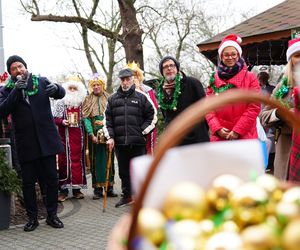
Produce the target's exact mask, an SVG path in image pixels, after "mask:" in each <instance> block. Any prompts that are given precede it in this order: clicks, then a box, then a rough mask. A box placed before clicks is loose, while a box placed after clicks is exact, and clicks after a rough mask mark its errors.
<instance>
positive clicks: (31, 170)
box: [21, 155, 58, 219]
mask: <svg viewBox="0 0 300 250" xmlns="http://www.w3.org/2000/svg"><path fill="white" fill-rule="evenodd" d="M21 169H22V180H23V182H22V189H23V196H24V202H25V208H26V212H27V215H28V217H29V218H31V219H34V218H37V214H38V208H37V203H36V192H35V184H36V182H37V181H38V182H39V184H40V186H41V191H42V193H43V194H44V195H45V196H46V197H45V203H46V204H45V205H46V209H47V213H48V216H50V217H51V216H53V215H56V213H57V196H58V176H57V170H56V156H55V155H51V156H47V157H42V158H39V159H37V160H33V161H29V162H24V163H21Z"/></svg>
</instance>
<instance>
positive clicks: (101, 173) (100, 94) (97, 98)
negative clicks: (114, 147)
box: [83, 74, 117, 200]
mask: <svg viewBox="0 0 300 250" xmlns="http://www.w3.org/2000/svg"><path fill="white" fill-rule="evenodd" d="M89 91H90V94H89V95H88V96H87V97H86V98H85V101H84V103H83V117H84V126H85V130H86V133H87V134H88V152H89V162H90V168H91V174H92V186H93V188H94V196H93V199H95V200H96V199H100V198H101V197H103V190H104V188H105V185H106V181H108V192H107V196H108V197H116V196H117V194H115V193H114V191H113V184H114V175H115V170H114V153H113V152H112V154H111V166H110V169H109V178H108V180H106V171H107V162H108V157H109V153H108V149H107V145H106V141H105V137H104V133H103V130H102V128H103V118H104V115H103V113H104V111H105V108H106V104H107V99H108V96H109V94H108V93H107V92H106V91H105V82H104V80H102V79H101V78H100V77H99V75H98V74H95V75H94V76H93V78H92V79H91V80H90V81H89Z"/></svg>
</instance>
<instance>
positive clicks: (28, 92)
mask: <svg viewBox="0 0 300 250" xmlns="http://www.w3.org/2000/svg"><path fill="white" fill-rule="evenodd" d="M31 79H32V82H33V86H32V90H25V93H26V95H28V96H32V95H35V94H36V93H37V92H38V91H39V81H38V78H37V76H35V75H31ZM15 85H16V84H15V83H14V82H13V81H12V80H11V79H9V81H8V83H7V84H6V87H7V88H9V89H13V88H14V87H15Z"/></svg>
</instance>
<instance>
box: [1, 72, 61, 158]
mask: <svg viewBox="0 0 300 250" xmlns="http://www.w3.org/2000/svg"><path fill="white" fill-rule="evenodd" d="M38 81H39V86H38V92H37V93H36V94H35V95H32V96H29V97H28V98H29V103H28V102H27V101H26V100H25V99H24V98H23V95H22V93H21V91H19V90H17V89H16V88H13V89H10V88H7V87H6V86H5V87H3V88H1V90H0V117H6V116H7V115H8V114H11V117H12V122H13V126H14V131H15V139H16V147H17V152H18V157H19V160H20V162H21V163H22V162H26V161H32V160H35V159H38V158H40V157H45V156H50V155H55V154H57V153H59V152H63V150H64V149H63V146H62V143H61V140H60V137H59V134H58V131H57V128H56V126H55V124H54V120H53V116H52V113H51V107H50V100H49V97H48V96H47V95H46V94H45V88H46V86H47V84H48V82H49V81H46V78H45V77H39V78H38ZM27 86H28V87H27V88H28V89H29V90H32V86H33V82H32V79H31V77H29V80H28V83H27ZM57 86H58V90H57V91H56V93H55V94H54V96H53V97H54V98H55V99H59V98H63V97H64V95H65V90H64V88H63V87H61V86H59V85H57Z"/></svg>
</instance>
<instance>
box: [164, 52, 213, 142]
mask: <svg viewBox="0 0 300 250" xmlns="http://www.w3.org/2000/svg"><path fill="white" fill-rule="evenodd" d="M159 70H160V73H161V74H162V76H163V78H162V80H161V81H160V84H159V86H158V105H159V107H160V109H161V111H162V114H163V116H164V120H165V125H164V126H165V127H167V126H168V124H169V123H170V122H171V121H172V120H173V119H174V118H175V117H176V116H177V115H179V114H180V113H181V112H182V111H183V110H185V109H186V108H187V107H189V106H190V105H192V104H193V103H195V102H197V101H198V100H200V99H202V98H204V97H205V92H204V89H203V86H202V84H201V82H200V81H199V80H197V79H195V78H193V77H189V76H186V75H185V74H184V73H183V72H182V71H180V64H179V62H178V61H177V60H176V59H175V58H174V57H172V56H166V57H164V58H163V59H162V60H161V61H160V63H159ZM208 141H209V136H208V126H207V123H206V122H205V121H204V122H200V123H198V124H197V125H196V126H195V127H194V128H193V130H192V131H191V132H190V133H189V134H188V135H187V136H185V137H184V138H183V141H182V142H181V144H180V145H188V144H193V143H198V142H208Z"/></svg>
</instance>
